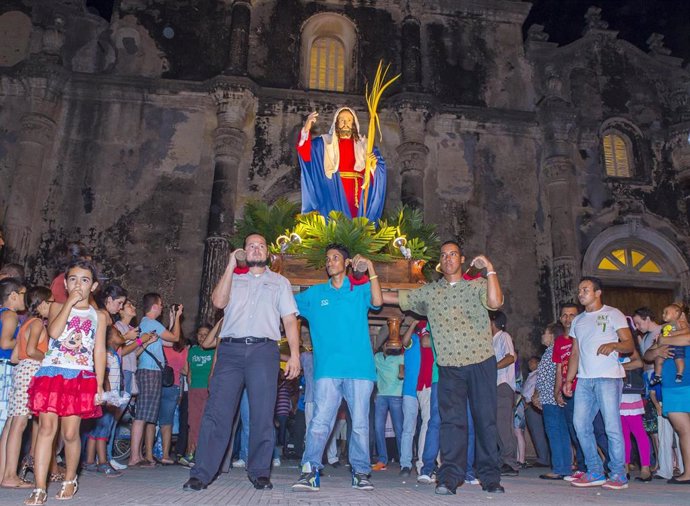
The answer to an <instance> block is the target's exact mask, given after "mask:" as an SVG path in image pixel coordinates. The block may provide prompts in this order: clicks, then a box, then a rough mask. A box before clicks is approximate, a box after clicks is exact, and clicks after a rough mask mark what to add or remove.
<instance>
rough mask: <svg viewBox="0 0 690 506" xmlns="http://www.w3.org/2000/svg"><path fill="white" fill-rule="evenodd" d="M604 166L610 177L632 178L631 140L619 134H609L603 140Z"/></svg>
mask: <svg viewBox="0 0 690 506" xmlns="http://www.w3.org/2000/svg"><path fill="white" fill-rule="evenodd" d="M603 151H604V165H605V166H606V175H607V176H609V177H632V175H633V172H634V171H633V168H632V149H631V146H630V140H629V139H628V138H627V137H625V136H624V135H622V134H620V133H619V132H609V133H606V134H605V135H604V139H603Z"/></svg>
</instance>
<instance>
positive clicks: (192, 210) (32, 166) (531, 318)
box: [0, 0, 690, 349]
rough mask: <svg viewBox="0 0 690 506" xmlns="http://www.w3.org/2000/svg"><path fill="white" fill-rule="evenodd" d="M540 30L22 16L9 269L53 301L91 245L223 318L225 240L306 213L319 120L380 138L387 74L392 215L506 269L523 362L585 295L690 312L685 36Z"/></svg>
mask: <svg viewBox="0 0 690 506" xmlns="http://www.w3.org/2000/svg"><path fill="white" fill-rule="evenodd" d="M529 9H530V4H529V3H528V2H520V1H506V0H439V1H438V2H426V1H422V0H402V1H401V0H366V1H336V0H322V1H306V0H253V1H249V0H216V1H209V2H197V1H194V0H168V1H162V0H119V1H116V2H114V9H113V12H112V16H111V17H110V19H109V20H106V19H104V18H103V17H101V16H99V15H97V14H95V13H93V12H92V10H89V9H88V8H87V7H86V5H85V1H84V0H50V1H49V0H5V1H3V2H2V3H1V4H0V181H2V182H1V183H0V204H1V206H0V226H1V227H2V229H3V231H4V235H5V238H6V241H7V247H6V252H5V260H6V261H9V260H12V261H19V262H23V263H25V264H26V265H27V267H29V269H30V271H31V272H32V279H33V281H40V282H47V281H49V278H50V276H51V275H52V269H53V268H54V264H53V260H52V259H51V255H52V252H53V250H54V248H55V247H56V246H57V245H58V244H59V243H61V242H63V241H64V240H66V239H78V238H81V239H82V240H83V241H84V242H85V243H86V244H87V245H88V246H89V247H91V248H92V249H93V251H94V255H95V257H96V258H97V259H98V260H99V261H100V262H101V264H102V266H103V271H104V274H105V275H106V276H107V277H108V278H109V279H117V280H120V281H122V282H123V283H124V284H125V286H127V287H129V288H130V289H131V291H132V292H133V293H134V295H141V294H143V293H144V292H146V291H149V290H158V291H161V292H162V293H163V294H164V296H165V297H166V299H167V300H168V301H171V302H172V301H173V299H174V300H175V301H180V302H183V303H184V304H185V305H186V307H187V308H188V311H189V314H196V313H197V312H198V311H201V312H202V313H203V312H205V311H207V308H204V307H200V305H199V301H200V300H201V301H202V302H204V301H205V298H206V294H208V293H209V290H210V285H211V284H212V283H213V282H214V281H215V279H214V276H215V275H216V274H217V268H218V265H217V264H218V262H217V259H218V258H222V257H223V255H224V254H225V253H226V248H227V246H225V242H224V241H223V240H219V239H218V237H222V236H224V235H226V234H229V233H231V232H232V228H233V222H234V220H235V219H237V218H238V217H240V215H241V212H242V208H243V205H244V203H245V202H246V201H247V199H251V198H259V199H264V200H266V201H269V202H270V201H273V200H275V199H276V198H278V197H281V196H285V197H287V198H289V199H291V200H295V201H298V200H299V198H300V181H299V168H298V164H297V158H296V153H295V150H294V145H295V142H296V138H297V135H298V132H299V129H300V127H301V125H302V123H303V121H304V119H305V118H306V115H307V114H308V113H309V112H310V111H312V110H317V111H319V113H320V118H319V122H318V123H317V128H318V129H319V132H318V133H323V132H324V131H325V130H327V128H328V126H329V125H330V122H331V120H332V113H333V111H334V110H335V109H336V108H337V107H339V106H341V105H349V106H351V107H353V108H354V109H355V110H356V111H357V112H358V113H359V116H360V118H359V119H360V123H361V124H363V125H366V124H367V123H368V121H367V120H368V117H367V115H366V104H365V102H364V99H363V96H364V90H365V86H366V82H367V79H372V78H373V75H374V73H375V71H376V67H377V65H378V62H379V60H383V61H384V62H389V63H390V64H391V70H392V71H393V72H395V73H400V74H401V78H400V79H399V82H398V83H396V85H395V86H394V87H392V88H391V89H390V91H389V92H388V93H387V94H386V96H385V97H384V99H383V101H382V104H381V109H380V119H381V129H382V140H380V142H379V147H380V150H381V152H382V154H383V156H384V157H385V158H386V160H387V165H388V188H387V201H386V205H387V208H393V207H394V206H395V205H397V204H398V203H399V202H401V201H402V202H405V203H407V204H410V205H413V206H418V207H421V208H422V209H423V211H424V215H425V217H426V219H427V220H428V221H430V222H434V223H437V224H438V226H439V231H440V233H441V236H442V237H443V238H455V239H457V240H459V241H460V242H461V243H462V245H463V247H464V250H465V252H466V254H467V255H468V256H473V255H475V254H479V253H486V254H487V255H488V256H489V257H490V258H492V260H493V261H494V264H495V265H496V267H497V270H498V271H499V273H500V275H501V281H502V283H503V285H504V287H505V288H504V291H505V294H506V306H505V311H506V313H507V314H508V317H509V320H510V329H509V330H510V331H511V333H512V334H513V335H514V337H515V338H516V341H517V343H518V346H519V347H520V348H526V349H529V348H532V347H533V346H534V345H535V343H536V342H537V340H536V338H537V336H538V334H539V332H540V328H541V326H543V324H545V323H547V322H549V321H552V320H553V319H554V317H555V315H556V312H557V311H558V305H559V304H560V303H562V302H565V301H571V300H574V299H575V288H576V285H577V280H578V278H579V277H580V276H581V275H599V276H600V277H602V278H603V279H604V282H605V285H606V286H607V290H608V291H605V299H606V294H607V293H608V294H610V298H611V299H610V300H611V301H612V302H613V301H615V302H616V303H617V304H618V305H621V306H623V307H624V308H625V309H627V310H630V309H631V308H632V305H635V304H638V303H639V304H642V303H646V304H651V305H653V306H655V307H658V306H659V305H660V304H662V301H668V299H673V298H676V299H678V298H685V299H686V300H687V298H688V295H689V292H690V276H689V273H688V258H689V254H690V242H689V226H688V221H689V219H690V208H688V202H687V200H686V198H687V194H688V186H689V185H690V144H689V142H688V131H689V130H690V104H689V103H688V80H689V79H690V74H689V73H688V71H687V70H685V69H684V68H683V67H682V61H680V60H679V59H677V58H674V57H672V56H671V55H670V54H669V51H668V50H667V49H666V48H665V47H664V45H663V37H662V36H660V35H656V34H653V35H652V36H650V39H649V50H648V51H643V50H642V49H640V48H637V47H635V46H633V45H631V44H629V43H627V42H626V41H624V40H621V39H619V38H618V37H617V34H616V32H614V31H611V30H609V29H608V26H607V24H606V22H605V21H604V20H602V19H601V13H600V11H599V10H598V9H596V8H592V9H590V10H589V11H588V13H587V16H586V19H585V20H584V21H583V28H584V30H583V36H582V38H580V39H579V40H577V41H575V42H573V43H571V44H568V45H566V46H561V47H559V46H558V45H556V44H553V43H550V42H549V41H548V38H549V37H548V34H546V33H544V31H543V28H542V27H539V26H536V25H535V26H531V27H530V28H529V30H527V36H526V37H524V36H523V25H524V22H525V19H526V17H527V15H528V13H529ZM609 287H610V289H609ZM633 288H634V290H633ZM200 294H201V297H200ZM607 300H608V299H607ZM202 306H203V304H202ZM193 320H194V318H190V325H191V324H193ZM188 330H191V328H190V329H188Z"/></svg>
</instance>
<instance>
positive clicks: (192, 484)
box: [182, 478, 208, 492]
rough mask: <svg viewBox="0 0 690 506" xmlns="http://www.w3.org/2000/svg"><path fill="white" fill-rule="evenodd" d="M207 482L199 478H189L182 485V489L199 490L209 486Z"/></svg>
mask: <svg viewBox="0 0 690 506" xmlns="http://www.w3.org/2000/svg"><path fill="white" fill-rule="evenodd" d="M207 486H208V485H206V484H205V483H202V481H201V480H200V479H199V478H189V479H188V480H187V481H186V482H185V484H184V485H182V490H194V491H197V492H198V491H199V490H203V489H205V488H206V487H207Z"/></svg>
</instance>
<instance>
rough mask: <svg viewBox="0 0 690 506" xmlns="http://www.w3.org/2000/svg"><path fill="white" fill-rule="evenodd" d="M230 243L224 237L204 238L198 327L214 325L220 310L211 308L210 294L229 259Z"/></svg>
mask: <svg viewBox="0 0 690 506" xmlns="http://www.w3.org/2000/svg"><path fill="white" fill-rule="evenodd" d="M230 252H231V251H230V243H229V242H228V240H227V239H226V238H225V237H220V236H210V237H207V238H206V244H205V249H204V266H203V270H202V273H203V274H202V275H203V278H202V280H201V290H200V293H199V318H198V325H202V324H204V323H211V324H215V322H216V321H217V319H218V318H217V316H218V313H219V311H220V310H218V309H216V308H215V307H213V303H212V302H211V293H212V292H213V289H214V288H215V285H216V283H218V281H219V280H220V278H221V276H222V275H223V272H224V271H225V267H226V266H227V265H228V258H229V257H230Z"/></svg>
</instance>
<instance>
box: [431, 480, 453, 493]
mask: <svg viewBox="0 0 690 506" xmlns="http://www.w3.org/2000/svg"><path fill="white" fill-rule="evenodd" d="M456 491H457V487H452V486H450V485H447V484H445V483H439V484H438V485H436V490H434V493H435V494H436V495H455V492H456Z"/></svg>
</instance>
